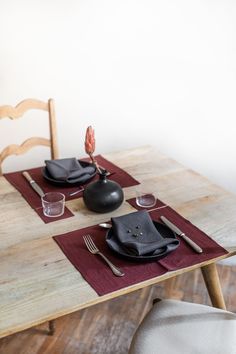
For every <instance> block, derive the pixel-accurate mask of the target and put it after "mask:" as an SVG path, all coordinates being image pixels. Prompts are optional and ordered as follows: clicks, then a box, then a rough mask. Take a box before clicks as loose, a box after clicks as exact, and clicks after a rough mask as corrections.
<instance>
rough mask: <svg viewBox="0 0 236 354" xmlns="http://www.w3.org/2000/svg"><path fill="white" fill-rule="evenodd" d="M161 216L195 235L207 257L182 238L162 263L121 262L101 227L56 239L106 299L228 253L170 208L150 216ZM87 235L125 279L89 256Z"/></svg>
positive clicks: (187, 232)
mask: <svg viewBox="0 0 236 354" xmlns="http://www.w3.org/2000/svg"><path fill="white" fill-rule="evenodd" d="M161 215H164V216H166V217H167V218H168V219H170V220H171V221H172V222H173V223H175V224H176V226H178V227H179V228H181V230H183V231H184V232H186V234H188V235H191V238H192V239H193V240H194V241H195V242H197V243H198V244H199V246H201V247H202V249H203V253H202V254H198V253H196V252H195V251H194V250H192V248H190V247H189V246H188V245H187V244H186V243H185V242H184V241H183V240H181V238H180V246H179V247H178V248H177V249H176V250H175V251H173V252H172V253H170V254H169V255H167V256H166V257H165V258H163V259H161V260H159V261H152V262H148V263H135V262H129V261H127V260H124V259H122V258H119V257H118V256H117V255H115V254H114V253H113V252H112V251H111V250H110V249H109V248H108V246H107V245H106V242H105V234H106V231H104V230H102V229H101V228H100V227H99V226H98V225H94V226H91V227H87V228H84V229H81V230H77V231H73V232H69V233H66V234H62V235H58V236H54V237H53V238H54V240H55V241H56V242H57V244H58V245H59V247H60V248H61V249H62V251H63V252H64V254H65V255H66V257H67V258H68V259H69V260H70V262H71V263H72V264H73V265H74V266H75V268H76V269H78V270H79V272H80V273H81V274H82V276H83V277H84V278H85V279H86V280H87V281H88V283H89V284H90V285H91V286H92V287H93V288H94V290H95V291H96V292H97V293H98V294H99V295H105V294H107V293H110V292H112V291H115V290H119V289H121V288H124V287H127V286H130V285H133V284H136V283H139V282H142V281H144V280H147V279H151V278H154V277H157V276H159V275H162V274H164V273H165V272H167V271H168V270H177V269H181V268H185V267H189V266H192V265H194V264H199V263H202V262H204V261H206V260H210V259H213V258H217V257H220V256H222V255H224V254H227V253H228V252H227V251H226V250H225V249H224V248H222V247H221V246H220V245H218V244H217V243H216V242H215V241H213V240H212V239H211V238H210V237H208V236H207V235H206V234H205V233H204V232H203V231H201V230H199V229H198V228H197V227H196V226H194V225H193V224H191V223H190V222H189V221H188V220H186V219H184V218H183V217H182V216H181V215H179V214H178V213H176V212H175V211H174V210H173V209H171V208H170V207H168V206H167V207H164V208H161V209H157V210H154V211H151V212H150V216H151V217H152V219H153V220H155V221H160V216H161ZM86 234H90V235H91V236H92V238H93V240H94V241H95V244H96V245H97V246H98V248H99V249H100V251H102V252H103V253H104V254H105V255H106V256H107V257H108V258H109V259H110V260H111V261H112V262H113V263H114V264H115V265H117V266H118V267H120V268H122V270H123V271H124V272H125V276H124V277H121V278H120V277H116V276H114V275H113V274H112V273H111V271H110V269H109V268H108V267H107V265H106V264H104V262H103V260H102V259H100V257H99V256H94V255H92V254H90V253H89V252H88V250H87V249H86V247H85V245H84V241H83V238H82V236H83V235H86Z"/></svg>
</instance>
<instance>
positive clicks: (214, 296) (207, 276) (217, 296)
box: [201, 263, 226, 310]
mask: <svg viewBox="0 0 236 354" xmlns="http://www.w3.org/2000/svg"><path fill="white" fill-rule="evenodd" d="M201 271H202V275H203V278H204V281H205V284H206V287H207V290H208V294H209V296H210V299H211V302H212V305H213V306H215V307H218V308H219V309H223V310H226V306H225V301H224V297H223V293H222V289H221V285H220V279H219V275H218V271H217V268H216V264H215V263H211V264H208V265H206V266H204V267H201Z"/></svg>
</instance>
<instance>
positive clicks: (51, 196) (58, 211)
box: [41, 192, 65, 218]
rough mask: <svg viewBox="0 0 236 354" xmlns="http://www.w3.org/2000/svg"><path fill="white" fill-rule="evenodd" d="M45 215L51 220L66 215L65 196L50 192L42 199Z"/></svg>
mask: <svg viewBox="0 0 236 354" xmlns="http://www.w3.org/2000/svg"><path fill="white" fill-rule="evenodd" d="M41 200H42V206H43V213H44V215H45V216H48V217H50V218H56V217H58V216H61V215H63V214H64V209H65V195H64V194H62V193H59V192H49V193H46V194H44V196H43V197H42V198H41Z"/></svg>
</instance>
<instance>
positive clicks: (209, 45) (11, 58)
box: [0, 0, 236, 192]
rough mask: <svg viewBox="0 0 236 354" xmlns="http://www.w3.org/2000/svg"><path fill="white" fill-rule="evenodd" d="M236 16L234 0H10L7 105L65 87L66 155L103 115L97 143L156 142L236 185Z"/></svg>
mask: <svg viewBox="0 0 236 354" xmlns="http://www.w3.org/2000/svg"><path fill="white" fill-rule="evenodd" d="M235 18H236V3H235V2H234V1H233V0H217V1H212V0H199V1H189V0H178V1H176V0H165V1H160V0H159V1H158V0H116V1H115V0H99V1H98V0H67V1H66V0H20V1H17V0H1V1H0V105H1V104H6V103H8V104H12V105H15V104H16V103H17V102H19V101H20V100H21V99H24V98H26V97H35V98H41V99H47V98H49V97H53V98H54V99H55V101H56V111H57V121H58V133H59V145H60V151H61V156H82V155H83V154H84V152H83V141H84V133H85V129H86V127H87V126H88V125H90V124H92V125H93V126H94V128H95V130H96V139H97V148H96V152H97V153H103V152H107V151H111V150H118V149H122V148H129V147H134V146H137V145H144V144H152V145H156V146H157V148H159V149H160V150H161V151H163V152H164V153H167V154H169V155H171V156H173V157H174V158H176V159H178V160H179V161H180V162H182V163H184V164H185V165H188V166H190V167H192V168H194V169H196V170H198V171H200V172H201V173H203V174H205V175H206V176H208V177H210V178H211V179H212V180H214V181H216V182H217V183H219V184H221V185H223V186H224V187H226V188H228V189H230V190H232V191H234V192H236V164H235V150H236V140H235V128H234V120H235V117H236V105H235V97H236V67H235V62H236V41H235V34H236V27H235ZM41 124H42V122H41V121H39V120H38V119H37V118H36V119H35V128H36V130H37V133H39V131H40V130H42V131H44V129H45V128H43V127H41ZM3 128H6V129H9V135H10V134H11V137H10V138H11V141H13V142H15V141H16V138H15V136H16V135H18V134H19V129H20V128H16V130H15V131H14V133H12V132H11V133H10V128H11V123H9V122H5V121H4V123H3V121H2V122H1V130H0V144H1V145H2V146H4V145H6V143H7V134H6V133H5V132H3V131H4V129H3ZM26 130H27V131H28V128H26V125H25V132H24V134H25V133H26ZM24 134H23V135H24ZM8 138H9V137H8ZM8 140H9V139H8ZM0 148H1V146H0ZM32 156H33V155H32ZM30 158H31V157H30ZM42 158H44V156H42V157H41V159H42ZM31 159H32V163H34V164H35V165H37V164H39V163H41V161H40V160H39V161H38V160H34V159H33V157H32V158H31ZM15 166H16V165H15V164H14V163H13V161H12V160H11V159H10V160H9V162H7V164H6V167H7V168H11V169H12V167H15Z"/></svg>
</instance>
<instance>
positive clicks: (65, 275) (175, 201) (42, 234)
mask: <svg viewBox="0 0 236 354" xmlns="http://www.w3.org/2000/svg"><path fill="white" fill-rule="evenodd" d="M104 157H106V158H107V159H109V160H110V161H112V162H114V163H115V164H117V165H118V166H120V167H121V168H123V169H125V170H126V171H127V172H128V173H130V174H131V175H132V176H133V177H135V178H136V179H138V180H139V181H140V182H142V183H144V184H145V183H147V184H148V185H151V186H152V188H153V190H154V191H156V193H157V195H158V198H159V199H161V200H163V201H164V202H165V203H167V204H169V205H170V206H171V207H173V208H174V209H175V210H177V211H178V212H179V213H180V214H182V215H183V216H184V217H186V218H187V219H189V220H190V221H191V222H192V223H194V224H195V225H196V226H198V227H199V228H200V229H202V230H203V231H205V232H206V233H207V234H208V235H210V236H211V237H212V238H213V239H214V240H216V241H217V242H218V243H219V244H220V245H222V246H223V247H224V248H226V249H227V250H228V251H229V252H230V254H229V255H230V256H231V255H234V254H236V218H235V215H236V196H234V195H232V194H231V193H229V192H227V191H225V190H223V189H222V188H221V187H219V186H216V185H214V184H213V183H211V182H210V181H209V180H207V179H206V178H204V177H202V176H201V175H199V174H197V173H196V172H194V171H192V170H190V169H187V168H186V167H184V166H182V165H181V164H179V163H177V162H176V161H174V160H172V159H170V158H168V157H166V156H164V155H162V154H161V153H159V152H156V151H155V150H154V149H152V148H151V147H142V148H137V149H132V150H127V151H121V152H116V153H111V154H105V155H104ZM124 192H125V198H126V199H128V198H132V197H134V196H135V187H129V188H125V189H124ZM0 200H1V203H0V337H4V336H7V335H9V334H12V333H15V332H18V331H21V330H24V329H26V328H29V327H32V326H35V325H37V324H40V323H43V322H45V321H48V320H52V319H55V318H57V317H60V316H63V315H65V314H69V313H71V312H74V311H77V310H79V309H82V308H86V307H88V306H91V305H94V304H97V303H99V302H102V301H105V300H107V299H111V298H114V297H117V296H120V295H122V294H125V293H129V292H131V291H134V290H137V289H140V288H143V287H146V286H149V285H151V284H155V283H157V282H159V281H163V280H164V279H168V278H171V277H174V276H176V275H178V274H180V273H183V272H187V271H190V270H192V269H195V268H200V267H201V270H202V273H203V276H204V279H205V282H206V285H207V288H208V292H209V295H210V297H211V300H212V303H213V305H215V306H218V307H221V308H224V307H225V305H224V299H223V296H222V293H221V288H220V284H219V279H218V275H217V271H216V267H215V263H214V262H215V261H216V260H211V261H207V262H204V263H201V264H198V265H195V266H192V267H188V268H185V269H181V270H179V271H173V272H168V273H166V274H164V275H162V276H159V277H156V278H153V279H150V280H148V281H145V282H142V283H139V284H136V285H133V286H130V287H128V288H125V289H122V290H119V291H116V292H114V293H111V294H109V295H105V296H100V297H99V296H98V295H97V294H96V292H95V291H94V290H93V289H92V288H91V287H90V285H89V284H88V283H87V282H86V281H85V280H84V279H83V278H82V276H81V275H80V273H79V272H78V271H77V270H76V269H75V268H74V267H73V266H72V264H71V263H70V262H69V261H68V260H67V258H66V257H65V256H64V254H63V253H62V251H61V250H60V248H59V247H58V246H57V244H56V243H55V242H54V241H53V239H52V236H53V235H56V234H61V233H64V232H68V231H71V230H76V229H78V228H82V227H86V226H89V225H94V224H96V223H99V222H102V221H105V220H107V219H109V217H111V216H118V215H122V214H125V213H129V212H132V211H134V209H133V208H132V207H131V206H130V205H129V204H128V203H127V202H124V204H123V205H122V206H121V207H120V208H119V209H118V210H116V211H115V212H112V213H109V214H105V215H104V214H95V213H92V212H89V211H88V210H87V209H86V208H85V206H84V204H83V201H82V199H81V198H80V199H75V200H73V201H69V202H67V206H68V207H69V208H70V209H71V210H72V211H73V213H74V214H75V216H74V217H72V218H68V219H64V220H60V221H57V222H52V223H49V224H44V223H43V221H42V220H41V219H40V218H39V217H38V215H37V214H36V213H35V212H34V210H33V209H31V207H30V206H29V205H28V203H27V202H26V201H25V200H24V199H23V198H22V197H21V195H20V193H19V192H17V191H16V190H15V189H14V187H13V186H11V185H10V184H9V183H8V182H7V181H6V179H5V178H4V177H0ZM221 258H224V257H221Z"/></svg>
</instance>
